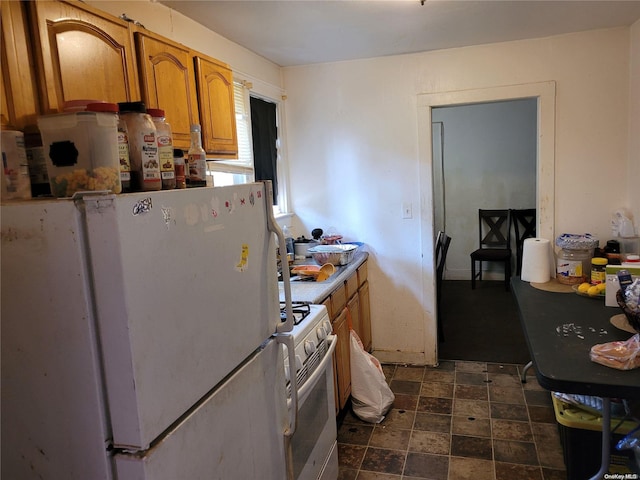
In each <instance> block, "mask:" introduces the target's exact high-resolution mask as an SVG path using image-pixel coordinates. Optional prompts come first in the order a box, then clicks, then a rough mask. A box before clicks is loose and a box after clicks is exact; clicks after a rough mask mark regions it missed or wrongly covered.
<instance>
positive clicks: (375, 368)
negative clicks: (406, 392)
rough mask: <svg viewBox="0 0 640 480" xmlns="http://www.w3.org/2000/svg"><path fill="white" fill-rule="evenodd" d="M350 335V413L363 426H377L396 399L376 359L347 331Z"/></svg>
mask: <svg viewBox="0 0 640 480" xmlns="http://www.w3.org/2000/svg"><path fill="white" fill-rule="evenodd" d="M349 327H351V318H349ZM349 332H350V335H351V404H352V407H353V413H354V414H355V415H356V416H357V417H358V418H359V419H361V420H364V421H365V422H370V423H380V422H381V421H382V420H384V417H385V415H386V413H387V412H388V411H389V409H390V408H391V406H392V405H393V401H394V400H395V395H394V394H393V392H392V391H391V388H389V385H387V381H386V380H385V378H384V373H383V371H382V366H381V365H380V362H379V361H378V359H377V358H376V357H374V356H373V355H371V354H369V353H367V352H366V351H365V349H364V346H363V345H362V341H361V340H360V337H358V334H357V333H356V332H355V331H354V330H353V328H350V329H349Z"/></svg>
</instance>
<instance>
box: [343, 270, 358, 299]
mask: <svg viewBox="0 0 640 480" xmlns="http://www.w3.org/2000/svg"><path fill="white" fill-rule="evenodd" d="M345 284H346V286H347V298H351V297H353V294H354V293H356V292H357V291H358V275H357V274H356V273H355V272H354V273H353V275H351V276H350V277H349V278H347V281H346V282H345Z"/></svg>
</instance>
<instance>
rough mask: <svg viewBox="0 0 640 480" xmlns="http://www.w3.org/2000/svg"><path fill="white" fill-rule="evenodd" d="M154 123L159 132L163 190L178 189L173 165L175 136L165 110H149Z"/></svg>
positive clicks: (159, 155) (159, 156)
mask: <svg viewBox="0 0 640 480" xmlns="http://www.w3.org/2000/svg"><path fill="white" fill-rule="evenodd" d="M147 113H148V114H149V115H151V119H152V120H153V123H155V124H156V130H157V132H158V158H159V159H160V175H161V176H162V189H163V190H171V189H174V188H176V172H175V166H174V164H173V134H172V133H171V125H169V123H167V120H166V117H165V115H164V110H162V109H160V108H148V109H147Z"/></svg>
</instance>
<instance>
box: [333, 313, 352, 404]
mask: <svg viewBox="0 0 640 480" xmlns="http://www.w3.org/2000/svg"><path fill="white" fill-rule="evenodd" d="M333 333H335V334H336V335H337V336H338V343H337V344H336V351H335V357H334V362H335V365H336V371H337V374H338V375H337V383H338V390H337V392H336V394H337V395H338V405H339V409H340V410H342V409H343V408H344V406H345V405H346V403H347V400H348V399H349V395H351V357H350V355H351V350H350V348H349V345H350V343H351V339H350V337H349V325H347V310H346V309H344V310H342V312H341V313H340V315H339V316H338V318H337V319H336V320H335V321H334V322H333Z"/></svg>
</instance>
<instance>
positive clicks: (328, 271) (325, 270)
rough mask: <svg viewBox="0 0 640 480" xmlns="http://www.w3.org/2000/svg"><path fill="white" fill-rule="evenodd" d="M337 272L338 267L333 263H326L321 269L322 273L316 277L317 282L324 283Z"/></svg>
mask: <svg viewBox="0 0 640 480" xmlns="http://www.w3.org/2000/svg"><path fill="white" fill-rule="evenodd" d="M335 272H336V267H335V266H334V265H333V264H332V263H325V264H324V265H322V266H321V267H320V273H319V274H318V276H317V277H316V282H324V281H325V280H326V279H327V278H329V277H330V276H331V275H333V274H334V273H335Z"/></svg>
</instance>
